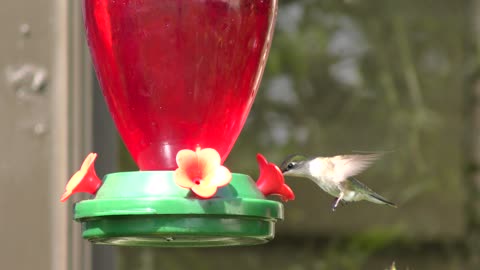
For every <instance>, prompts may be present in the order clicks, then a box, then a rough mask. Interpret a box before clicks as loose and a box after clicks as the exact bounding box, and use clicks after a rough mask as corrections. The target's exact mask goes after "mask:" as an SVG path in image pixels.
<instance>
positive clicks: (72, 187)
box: [60, 153, 102, 202]
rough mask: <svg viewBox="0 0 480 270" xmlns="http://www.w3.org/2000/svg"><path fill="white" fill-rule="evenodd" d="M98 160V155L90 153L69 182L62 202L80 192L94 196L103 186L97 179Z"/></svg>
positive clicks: (61, 199)
mask: <svg viewBox="0 0 480 270" xmlns="http://www.w3.org/2000/svg"><path fill="white" fill-rule="evenodd" d="M96 158H97V154H96V153H90V154H89V155H88V156H87V157H86V158H85V160H84V161H83V164H82V167H81V168H80V170H78V171H77V172H76V173H75V174H74V175H73V176H72V177H71V178H70V180H69V181H68V183H67V186H66V187H65V193H63V195H62V197H61V198H60V201H61V202H64V201H66V200H67V199H68V198H70V196H72V195H73V194H75V193H78V192H86V193H90V194H92V195H94V194H95V193H97V190H98V189H99V188H100V186H101V185H102V181H101V180H100V179H99V178H98V177H97V174H96V172H95V167H94V162H95V159H96Z"/></svg>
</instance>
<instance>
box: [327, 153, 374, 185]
mask: <svg viewBox="0 0 480 270" xmlns="http://www.w3.org/2000/svg"><path fill="white" fill-rule="evenodd" d="M381 156H382V154H378V153H375V154H368V155H341V156H334V157H332V158H331V162H332V163H333V165H334V171H335V173H334V174H335V179H336V180H337V181H343V180H345V179H347V178H349V177H352V176H354V175H357V174H359V173H361V172H363V171H364V170H365V169H367V168H368V167H369V166H370V165H371V164H372V163H373V162H374V161H375V160H377V159H379V158H380V157H381Z"/></svg>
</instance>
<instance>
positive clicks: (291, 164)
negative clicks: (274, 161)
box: [287, 162, 295, 170]
mask: <svg viewBox="0 0 480 270" xmlns="http://www.w3.org/2000/svg"><path fill="white" fill-rule="evenodd" d="M294 166H295V163H293V162H290V163H288V165H287V169H289V170H290V169H291V168H293V167H294Z"/></svg>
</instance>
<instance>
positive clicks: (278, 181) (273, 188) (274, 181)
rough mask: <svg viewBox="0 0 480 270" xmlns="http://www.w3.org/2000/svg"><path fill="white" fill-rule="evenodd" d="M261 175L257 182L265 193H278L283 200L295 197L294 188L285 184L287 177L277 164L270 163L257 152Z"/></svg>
mask: <svg viewBox="0 0 480 270" xmlns="http://www.w3.org/2000/svg"><path fill="white" fill-rule="evenodd" d="M257 162H258V166H259V167H260V176H259V177H258V180H257V182H256V184H257V188H258V189H259V190H260V191H261V192H262V193H263V195H265V196H268V195H278V196H280V198H281V199H282V200H283V201H290V200H294V199H295V194H293V191H292V189H291V188H290V187H289V186H287V184H285V178H283V174H282V172H281V171H280V169H279V168H278V167H277V165H275V164H273V163H269V162H268V161H267V159H266V158H265V157H264V156H262V154H257Z"/></svg>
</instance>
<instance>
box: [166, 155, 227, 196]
mask: <svg viewBox="0 0 480 270" xmlns="http://www.w3.org/2000/svg"><path fill="white" fill-rule="evenodd" d="M177 165H178V169H176V170H175V175H174V179H175V183H176V184H177V185H179V186H181V187H183V188H188V189H190V190H191V191H192V192H193V193H195V194H196V195H198V196H199V197H201V198H204V199H207V198H211V197H212V196H213V195H215V193H216V192H217V189H218V188H219V187H223V186H226V185H228V184H229V183H230V181H231V180H232V174H231V173H230V171H229V170H228V169H227V168H226V167H224V166H222V165H221V159H220V155H219V154H218V152H217V151H216V150H215V149H212V148H205V149H200V148H197V150H196V151H192V150H188V149H184V150H180V151H178V153H177Z"/></svg>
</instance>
